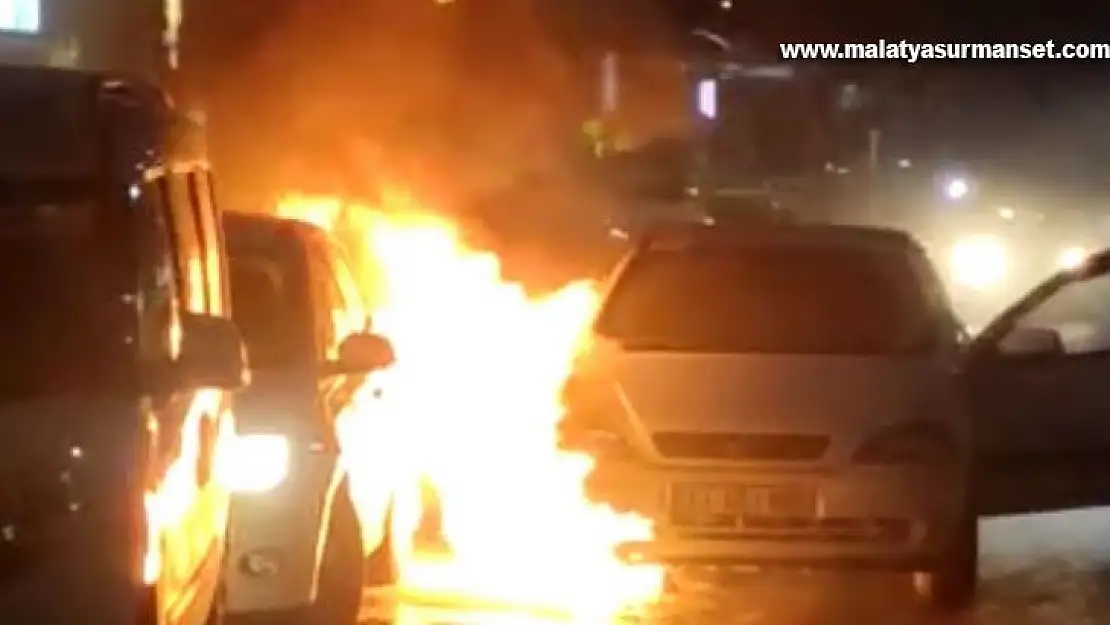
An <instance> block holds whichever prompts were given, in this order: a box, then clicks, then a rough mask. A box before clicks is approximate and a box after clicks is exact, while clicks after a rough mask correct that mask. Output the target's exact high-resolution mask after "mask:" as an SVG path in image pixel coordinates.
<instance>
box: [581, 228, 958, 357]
mask: <svg viewBox="0 0 1110 625" xmlns="http://www.w3.org/2000/svg"><path fill="white" fill-rule="evenodd" d="M939 319H940V315H937V314H935V310H934V306H933V304H932V303H931V300H930V296H929V292H928V290H927V289H925V288H924V286H923V284H922V282H921V280H920V278H919V274H918V272H917V271H916V270H915V268H914V263H913V262H912V260H911V258H910V257H909V256H907V255H905V254H895V253H889V252H886V253H883V252H875V251H871V250H857V249H845V248H839V249H831V248H792V249H782V248H774V249H769V248H768V249H751V248H749V249H736V248H731V249H702V250H689V249H686V250H658V251H650V252H645V253H644V254H643V255H641V256H639V257H638V258H637V259H636V260H634V261H633V262H632V263H631V264H630V265H629V266H628V268H627V269H626V271H625V273H624V274H623V276H622V277H621V278H620V279H619V280H618V283H617V284H616V285H615V286H614V288H613V291H612V292H611V294H610V296H609V298H608V299H607V301H606V304H605V306H604V307H603V310H602V312H601V315H600V317H599V319H598V325H597V330H598V332H599V333H600V334H602V335H603V336H606V337H609V338H612V339H615V340H617V341H618V342H620V343H621V344H622V345H624V346H625V348H626V349H633V350H636V349H643V350H661V351H688V352H707V353H744V352H751V353H771V354H861V355H862V354H911V353H920V352H924V351H928V350H931V349H933V348H934V347H935V346H936V345H937V343H938V341H939V339H940V337H941V328H942V326H941V324H940V323H939Z"/></svg>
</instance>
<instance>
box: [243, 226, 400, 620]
mask: <svg viewBox="0 0 1110 625" xmlns="http://www.w3.org/2000/svg"><path fill="white" fill-rule="evenodd" d="M224 227H225V231H226V237H227V250H228V255H229V257H230V266H231V293H232V304H233V311H232V314H233V317H234V319H235V321H236V322H237V323H238V324H239V326H240V327H241V328H242V333H243V337H244V340H245V342H246V345H247V349H248V352H249V358H250V364H251V368H252V371H253V379H252V383H251V385H250V387H248V388H247V389H246V390H245V391H244V392H242V393H241V394H240V396H239V397H238V398H237V403H236V430H237V432H236V437H235V439H234V444H233V448H232V450H231V453H229V454H228V458H229V461H228V462H227V463H226V466H225V467H224V472H223V479H224V480H225V481H226V483H227V484H228V486H229V487H230V488H231V490H232V493H233V497H232V502H231V523H230V530H229V534H230V536H229V543H230V547H229V549H230V554H229V571H228V572H227V573H226V574H225V588H226V610H227V617H228V619H229V620H231V621H233V622H234V621H237V620H238V621H242V620H244V619H249V622H251V623H258V622H266V623H274V622H282V623H284V622H291V623H292V622H295V623H300V622H305V623H319V624H320V625H349V624H352V623H354V622H355V620H356V618H357V615H358V611H359V607H360V603H361V597H362V587H363V584H364V582H365V583H367V584H372V585H384V584H390V583H392V582H393V581H395V579H394V577H395V574H396V569H395V561H394V553H393V551H392V547H393V544H392V542H391V540H390V535H389V531H388V527H389V523H388V521H389V519H388V517H387V515H388V514H389V510H390V509H391V506H390V504H391V501H392V499H391V497H392V492H391V490H390V489H389V488H388V485H389V483H390V482H389V480H386V479H382V480H377V481H374V482H375V483H370V484H361V483H360V484H359V489H358V492H359V495H360V497H365V498H366V499H365V500H360V502H359V503H360V504H365V505H364V506H362V507H361V508H360V510H362V511H364V512H367V513H368V515H369V518H370V519H377V520H373V521H371V522H369V523H366V524H360V522H359V517H358V514H357V513H356V509H355V507H354V505H353V504H354V502H353V501H352V498H351V489H350V485H349V482H348V478H347V475H346V471H345V469H344V467H343V466H342V465H341V464H340V462H339V448H338V444H337V439H336V433H335V428H334V425H335V420H336V419H337V418H340V417H341V416H342V415H343V414H344V412H343V411H344V410H347V409H349V408H350V407H351V404H352V393H353V391H354V390H355V389H357V388H358V387H359V386H360V385H362V384H363V383H364V382H365V380H366V375H367V374H368V373H370V372H372V371H375V370H377V369H381V368H383V367H386V366H388V365H390V364H391V363H392V358H393V353H392V348H391V346H390V345H389V343H388V341H387V340H386V339H384V338H382V337H380V336H377V335H373V334H368V333H365V332H362V331H361V330H362V329H364V328H365V327H366V325H367V317H366V314H365V312H364V309H363V307H362V304H361V303H360V301H359V297H358V292H357V288H356V286H355V284H354V281H353V278H351V275H350V272H349V269H348V267H347V265H346V264H345V262H344V260H343V259H342V257H341V254H340V253H339V251H338V248H337V246H336V245H335V244H334V243H333V242H332V241H331V239H329V238H328V237H327V236H326V235H325V233H324V232H323V231H322V230H320V229H319V228H316V227H314V226H311V225H308V224H304V223H299V222H294V221H287V220H281V219H276V218H271V217H263V216H249V215H237V214H229V215H226V216H225V218H224ZM379 487H380V488H379Z"/></svg>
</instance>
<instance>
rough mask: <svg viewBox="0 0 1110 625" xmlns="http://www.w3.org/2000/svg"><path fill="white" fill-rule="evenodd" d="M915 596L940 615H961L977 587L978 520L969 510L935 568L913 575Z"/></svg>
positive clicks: (971, 510)
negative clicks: (939, 612)
mask: <svg viewBox="0 0 1110 625" xmlns="http://www.w3.org/2000/svg"><path fill="white" fill-rule="evenodd" d="M914 581H915V586H916V589H917V591H918V594H919V595H921V596H922V598H923V599H925V600H926V602H927V603H928V605H929V606H930V607H932V608H935V609H937V610H940V611H942V612H963V611H965V610H967V609H968V608H970V607H971V606H972V604H973V603H974V602H975V595H976V591H977V590H978V586H979V519H978V517H977V516H976V514H975V511H974V510H973V509H971V508H970V507H969V509H968V510H967V511H966V512H965V513H964V516H963V518H962V519H961V522H960V527H959V528H958V529H957V531H956V532H955V533H954V534H953V536H952V538H951V542H950V543H949V547H948V549H946V550H945V553H944V555H943V556H942V557H941V559H940V561H939V562H938V563H937V565H936V566H935V567H934V568H933V569H932V570H929V571H926V572H925V573H924V574H918V575H917V576H915V580H914Z"/></svg>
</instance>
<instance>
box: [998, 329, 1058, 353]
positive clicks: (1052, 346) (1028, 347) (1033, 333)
mask: <svg viewBox="0 0 1110 625" xmlns="http://www.w3.org/2000/svg"><path fill="white" fill-rule="evenodd" d="M996 352H997V354H998V355H999V356H1001V357H1002V358H1046V357H1052V356H1058V355H1062V354H1063V353H1064V340H1063V338H1062V337H1061V336H1060V333H1059V332H1057V331H1056V330H1053V329H1052V328H1038V327H1029V326H1018V327H1016V328H1013V329H1012V330H1010V331H1009V332H1008V333H1007V334H1006V335H1004V336H1003V337H1002V339H1001V340H999V341H998V345H997V348H996Z"/></svg>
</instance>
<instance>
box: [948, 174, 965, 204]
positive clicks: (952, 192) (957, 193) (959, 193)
mask: <svg viewBox="0 0 1110 625" xmlns="http://www.w3.org/2000/svg"><path fill="white" fill-rule="evenodd" d="M970 192H971V185H969V184H968V183H967V181H966V180H964V179H963V178H953V179H952V180H949V181H948V184H946V185H944V194H945V195H946V196H948V199H950V200H962V199H964V198H965V197H967V194H968V193H970Z"/></svg>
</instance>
